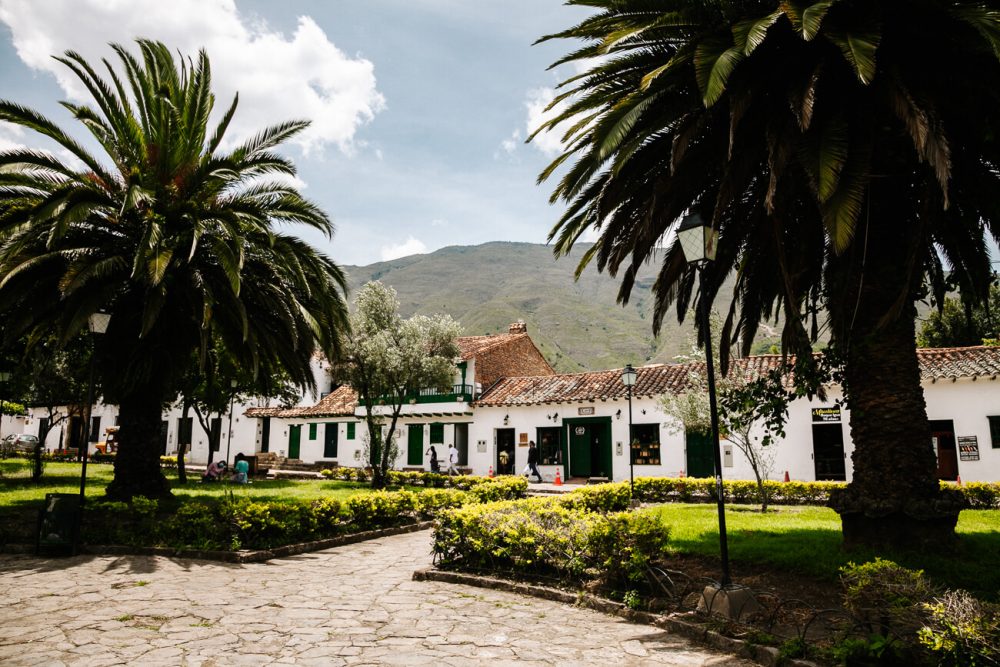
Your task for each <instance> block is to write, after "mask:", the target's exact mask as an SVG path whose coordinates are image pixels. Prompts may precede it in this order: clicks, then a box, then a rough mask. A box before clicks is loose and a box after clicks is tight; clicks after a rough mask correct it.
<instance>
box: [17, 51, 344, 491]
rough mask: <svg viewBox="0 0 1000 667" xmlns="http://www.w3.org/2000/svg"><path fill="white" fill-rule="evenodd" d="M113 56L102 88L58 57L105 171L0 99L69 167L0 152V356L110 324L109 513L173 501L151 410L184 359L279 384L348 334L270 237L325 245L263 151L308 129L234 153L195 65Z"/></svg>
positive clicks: (303, 264)
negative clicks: (291, 231) (100, 315)
mask: <svg viewBox="0 0 1000 667" xmlns="http://www.w3.org/2000/svg"><path fill="white" fill-rule="evenodd" d="M138 46H139V51H140V56H139V57H138V58H137V57H136V56H133V55H132V54H131V53H129V52H128V51H127V50H126V49H124V48H123V47H121V46H118V45H113V46H112V48H113V49H114V51H115V52H116V54H117V56H118V58H119V59H120V66H121V69H122V70H123V71H124V75H123V76H122V75H120V74H119V73H118V72H116V70H115V68H114V67H113V66H112V65H111V63H110V62H108V61H107V60H104V61H103V64H104V67H105V68H106V70H107V77H108V78H107V79H105V78H102V77H101V76H99V75H98V73H97V71H96V70H95V69H94V68H93V67H92V66H91V65H90V64H89V63H88V62H86V61H85V60H84V59H83V58H82V57H80V56H79V55H78V54H76V53H72V52H68V53H66V54H65V56H64V57H62V58H58V60H59V61H60V62H62V63H63V64H64V65H66V66H67V67H68V68H70V70H72V71H73V73H74V74H75V75H76V76H77V77H78V78H79V79H80V81H81V82H82V83H83V85H84V86H86V89H87V90H88V91H89V93H90V95H91V96H92V97H93V101H94V103H95V104H96V107H90V106H83V105H76V104H69V103H64V104H63V106H65V107H66V108H67V109H68V110H69V111H70V112H71V113H72V114H73V116H74V117H75V118H76V119H77V120H78V121H80V122H81V123H82V124H83V126H84V127H86V129H87V130H88V131H89V132H90V135H91V138H92V139H93V141H94V142H96V145H97V146H99V147H100V149H101V150H102V151H103V152H104V153H105V156H104V158H103V159H101V158H99V157H98V156H97V155H95V154H92V153H90V152H89V151H88V150H87V149H86V148H85V147H84V146H83V145H81V144H80V143H78V142H77V141H76V140H74V139H73V138H71V137H70V136H69V135H68V134H66V133H65V132H63V131H62V130H61V129H59V128H58V127H57V126H56V125H55V124H54V123H52V122H51V121H49V120H48V119H46V118H44V117H42V116H41V115H40V114H38V113H36V112H34V111H32V110H30V109H26V108H24V107H22V106H19V105H17V104H14V103H13V102H6V101H0V119H2V120H5V121H8V122H11V123H16V124H18V125H21V126H23V127H26V128H30V129H32V130H34V131H36V132H38V133H39V134H41V135H43V136H45V137H48V138H49V139H51V140H53V141H55V142H56V143H57V144H59V146H61V147H62V148H63V149H65V152H66V153H67V154H68V155H69V156H71V158H67V159H62V158H60V157H59V156H57V155H54V154H51V153H47V152H41V151H35V150H29V149H18V150H9V151H5V152H3V153H0V317H2V321H3V322H4V329H3V339H4V341H9V340H14V339H16V338H17V337H18V336H20V335H28V336H29V337H31V338H32V339H41V338H43V337H44V335H45V334H46V333H48V332H56V333H57V334H58V336H59V337H60V338H61V339H62V340H63V341H66V340H69V339H70V338H72V337H73V336H75V335H76V334H77V333H78V332H79V331H80V330H81V328H82V327H84V326H85V323H86V322H87V318H88V317H89V316H90V315H91V314H92V313H94V312H95V311H97V310H99V309H102V310H105V311H106V312H108V313H110V314H111V322H110V326H109V328H108V331H107V334H106V335H104V336H103V337H102V338H101V340H100V343H99V344H98V348H97V355H98V357H97V358H98V367H99V368H100V369H101V374H102V384H103V389H104V394H105V396H106V398H107V400H109V401H114V402H117V403H118V405H119V406H120V410H121V412H120V426H121V430H120V437H121V440H122V442H123V444H122V446H121V449H120V450H119V453H118V457H117V459H116V461H115V477H114V480H113V481H112V483H111V484H110V486H109V487H108V489H107V492H108V495H109V496H111V497H113V498H121V499H127V498H131V497H132V496H134V495H144V496H149V497H157V496H163V495H166V494H169V488H168V485H167V482H166V480H165V479H164V477H163V475H162V473H161V472H160V468H159V460H158V457H159V453H160V452H159V444H158V435H159V431H160V419H161V411H162V409H163V407H164V406H165V405H166V404H168V403H170V402H172V401H173V400H174V399H175V398H176V396H177V390H178V388H179V385H180V382H181V378H182V375H183V374H184V372H185V371H186V370H187V368H188V364H189V360H190V359H191V358H192V355H195V354H200V356H201V358H202V359H204V355H205V354H206V353H207V351H208V349H209V348H210V347H211V346H212V344H213V341H219V343H218V344H219V345H221V346H223V347H224V348H225V350H226V352H227V354H229V355H231V356H232V358H233V359H235V360H236V362H237V363H239V364H240V365H241V366H242V367H243V368H244V369H246V370H247V371H248V372H250V373H253V374H267V373H272V372H276V371H277V370H278V369H282V371H283V372H285V373H287V375H288V376H289V377H290V378H291V379H292V380H293V381H294V382H296V383H297V384H298V385H300V386H304V387H308V386H311V385H312V384H313V382H314V380H313V376H312V373H311V372H310V360H311V358H312V356H313V354H314V353H315V352H316V351H317V349H319V350H322V351H323V352H326V353H328V354H334V353H335V352H336V347H337V340H338V338H337V336H338V332H339V331H341V330H342V329H344V327H345V326H346V322H347V309H346V306H345V300H344V293H345V282H344V280H345V279H344V275H343V274H342V272H341V271H340V269H339V268H338V267H337V265H335V264H334V263H333V262H332V261H331V260H330V259H328V258H327V257H325V256H323V255H322V254H320V253H318V252H317V251H316V250H314V249H313V248H312V247H310V246H309V245H308V244H306V243H305V242H303V241H301V240H299V239H298V238H295V237H293V236H289V235H287V234H283V233H279V232H278V231H276V225H277V224H278V223H301V224H305V225H309V226H311V227H313V228H316V229H319V230H321V231H323V232H324V233H326V234H327V235H332V231H333V228H332V224H331V222H330V220H329V219H328V218H327V216H326V215H325V214H324V213H323V212H322V211H321V210H320V209H318V208H317V207H316V206H315V205H314V204H312V203H310V202H309V201H307V200H305V199H303V198H302V197H301V196H300V195H299V193H298V192H297V190H296V189H295V188H294V187H292V186H290V185H287V184H286V183H287V180H288V179H285V182H282V181H281V180H279V179H280V178H282V177H284V176H286V175H294V173H295V168H294V166H293V165H292V163H291V162H290V161H289V160H288V159H287V158H285V157H283V156H282V155H280V154H279V153H277V152H275V150H274V149H275V147H277V146H278V145H279V144H281V143H282V142H284V141H286V140H287V139H289V138H290V137H292V136H294V135H295V134H296V133H298V132H300V131H302V130H303V129H304V128H305V127H306V125H307V123H305V122H301V121H295V122H287V123H282V124H280V125H276V126H273V127H269V128H267V129H264V130H262V131H261V132H260V133H258V134H257V135H256V136H254V137H252V138H250V139H248V140H246V141H245V142H243V143H240V144H238V145H236V146H235V147H234V148H231V149H224V148H223V139H224V136H225V133H226V130H227V128H228V126H229V123H230V121H231V120H232V118H233V115H234V114H235V112H236V107H237V101H238V100H237V99H234V100H233V102H232V104H231V105H230V106H229V107H228V108H227V109H226V111H225V112H224V113H223V114H222V116H221V118H220V120H219V121H218V124H217V125H216V126H215V127H214V129H213V130H212V132H211V134H209V129H210V128H209V116H210V114H211V112H212V109H213V106H214V101H215V100H214V96H213V95H212V93H211V70H210V67H209V61H208V57H207V55H206V54H205V53H204V52H203V51H202V52H201V53H199V54H198V57H197V59H196V60H195V61H192V60H190V59H187V60H185V59H181V60H180V62H179V63H178V62H175V60H174V58H173V56H172V55H171V52H170V51H169V50H168V49H167V47H166V46H164V45H163V44H161V43H157V42H151V41H145V40H141V41H139V42H138Z"/></svg>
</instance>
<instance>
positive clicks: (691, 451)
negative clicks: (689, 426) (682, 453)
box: [687, 431, 715, 477]
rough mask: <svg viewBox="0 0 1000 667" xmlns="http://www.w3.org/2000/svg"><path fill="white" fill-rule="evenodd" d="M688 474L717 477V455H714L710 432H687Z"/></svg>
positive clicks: (690, 475) (689, 475)
mask: <svg viewBox="0 0 1000 667" xmlns="http://www.w3.org/2000/svg"><path fill="white" fill-rule="evenodd" d="M687 476H688V477H715V457H714V456H713V455H712V436H711V435H710V434H708V433H694V432H692V431H688V432H687Z"/></svg>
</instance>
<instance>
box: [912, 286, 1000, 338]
mask: <svg viewBox="0 0 1000 667" xmlns="http://www.w3.org/2000/svg"><path fill="white" fill-rule="evenodd" d="M998 318H1000V285H997V284H996V283H994V284H992V285H990V294H989V298H988V299H987V300H985V301H979V302H973V299H972V297H971V296H966V295H963V296H961V297H959V298H955V297H950V296H949V297H945V299H944V300H943V301H942V302H940V303H939V305H938V308H937V309H935V310H933V311H931V312H930V314H929V315H928V316H927V319H925V320H924V321H923V324H921V326H920V333H919V334H918V335H917V345H919V346H920V347H965V346H967V345H983V344H991V345H996V344H997V341H1000V330H998V328H997V327H998V323H1000V320H998Z"/></svg>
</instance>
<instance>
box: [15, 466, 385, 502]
mask: <svg viewBox="0 0 1000 667" xmlns="http://www.w3.org/2000/svg"><path fill="white" fill-rule="evenodd" d="M113 474H114V469H113V468H112V466H111V465H110V464H108V463H88V464H87V497H88V498H95V499H100V498H101V497H103V496H104V487H106V486H107V485H108V484H109V483H111V478H112V476H113ZM164 474H165V475H166V476H167V479H169V480H170V486H171V488H172V491H173V493H174V495H175V496H177V497H178V498H179V499H181V500H186V499H198V500H203V499H207V498H213V497H220V496H222V495H224V494H227V493H229V492H232V493H233V494H235V495H237V496H246V497H251V498H253V499H255V500H267V501H283V500H315V499H316V498H329V497H330V496H333V497H338V498H346V497H348V496H351V495H354V494H356V493H368V492H369V488H368V487H367V485H365V484H360V483H357V482H343V481H327V480H316V481H312V480H284V479H282V480H266V481H258V480H254V482H253V483H252V484H245V485H244V484H228V483H224V482H220V483H213V484H202V483H201V474H200V473H195V474H193V475H192V474H191V473H188V483H187V484H185V485H181V484H180V483H179V482H178V481H177V471H176V470H173V469H165V470H164ZM29 475H30V470H29V468H28V461H26V460H24V459H6V460H0V509H3V508H10V507H16V506H23V505H26V504H28V505H35V506H40V504H41V501H42V500H43V499H44V498H45V494H46V493H78V492H79V491H80V464H79V463H62V462H52V461H49V462H47V463H46V464H45V473H44V475H43V476H42V483H41V484H37V485H36V484H32V483H31V481H30V479H29Z"/></svg>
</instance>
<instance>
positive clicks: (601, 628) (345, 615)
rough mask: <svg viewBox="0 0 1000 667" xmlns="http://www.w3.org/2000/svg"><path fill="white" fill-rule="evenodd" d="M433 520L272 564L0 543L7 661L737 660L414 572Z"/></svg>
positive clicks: (563, 608) (574, 611)
mask: <svg viewBox="0 0 1000 667" xmlns="http://www.w3.org/2000/svg"><path fill="white" fill-rule="evenodd" d="M429 551H430V534H429V532H427V531H424V532H420V533H411V534H407V535H399V536H395V537H388V538H383V539H380V540H374V541H371V542H364V543H360V544H354V545H350V546H345V547H340V548H337V549H330V550H328V551H322V552H316V553H311V554H303V555H300V556H294V557H290V558H283V559H279V560H273V561H270V562H268V563H260V564H250V565H233V564H225V563H216V562H207V561H194V560H174V559H169V558H159V557H145V556H127V557H113V556H79V557H76V558H71V559H61V560H39V559H35V558H28V557H24V556H0V664H3V665H60V664H67V665H94V666H96V665H121V664H133V665H142V666H146V665H206V666H207V665H265V664H296V665H300V664H308V665H355V664H367V665H481V664H491V665H502V664H507V663H512V662H518V663H526V664H535V665H553V664H558V665H602V666H603V665H741V664H748V663H744V662H741V661H739V660H735V659H733V658H730V657H726V656H723V655H719V654H715V653H712V652H710V651H708V650H706V649H702V648H700V647H698V646H696V645H693V644H691V643H690V642H688V641H687V640H685V639H683V638H680V637H676V636H673V635H670V634H668V633H666V632H664V631H662V630H660V629H659V628H654V627H649V626H642V625H632V624H629V623H625V622H623V621H621V620H619V619H616V618H613V617H610V616H606V615H603V614H600V613H597V612H593V611H590V610H586V609H578V608H574V607H571V606H567V605H563V604H559V603H554V602H548V601H545V600H538V599H534V598H524V597H521V596H518V595H514V594H511V593H504V592H498V591H488V590H481V589H477V588H469V587H465V586H458V585H451V584H443V583H437V582H414V581H411V579H410V577H411V575H412V573H413V571H414V570H415V569H418V568H422V567H426V566H427V565H428V564H429V563H430V556H429Z"/></svg>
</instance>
